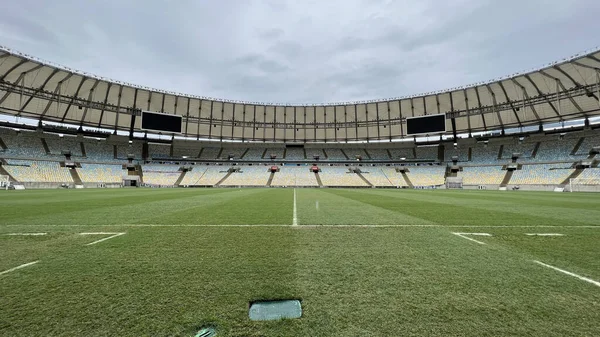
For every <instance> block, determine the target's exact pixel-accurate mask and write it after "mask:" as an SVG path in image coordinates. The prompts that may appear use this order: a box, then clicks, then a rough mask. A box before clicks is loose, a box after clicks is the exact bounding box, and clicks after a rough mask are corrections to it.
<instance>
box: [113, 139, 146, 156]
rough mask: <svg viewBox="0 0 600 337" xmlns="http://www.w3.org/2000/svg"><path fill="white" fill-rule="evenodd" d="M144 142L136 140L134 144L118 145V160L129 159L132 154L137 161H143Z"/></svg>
mask: <svg viewBox="0 0 600 337" xmlns="http://www.w3.org/2000/svg"><path fill="white" fill-rule="evenodd" d="M142 146H143V145H142V142H141V141H137V140H134V141H133V143H132V144H119V145H117V158H118V159H127V156H128V155H129V154H132V155H133V156H134V157H135V159H138V160H139V159H142Z"/></svg>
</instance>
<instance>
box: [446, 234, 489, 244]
mask: <svg viewBox="0 0 600 337" xmlns="http://www.w3.org/2000/svg"><path fill="white" fill-rule="evenodd" d="M452 234H454V235H456V236H460V237H461V238H463V239H467V240H469V241H473V242H477V243H478V244H480V245H485V242H481V241H479V240H475V239H473V238H470V237H468V236H467V235H477V236H492V234H489V233H457V232H452Z"/></svg>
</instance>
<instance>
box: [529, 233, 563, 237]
mask: <svg viewBox="0 0 600 337" xmlns="http://www.w3.org/2000/svg"><path fill="white" fill-rule="evenodd" d="M525 235H528V236H564V234H559V233H525Z"/></svg>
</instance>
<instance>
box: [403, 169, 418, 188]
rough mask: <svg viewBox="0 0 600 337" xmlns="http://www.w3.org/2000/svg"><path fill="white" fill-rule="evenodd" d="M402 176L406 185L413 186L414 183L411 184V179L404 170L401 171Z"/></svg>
mask: <svg viewBox="0 0 600 337" xmlns="http://www.w3.org/2000/svg"><path fill="white" fill-rule="evenodd" d="M402 178H404V181H406V185H408V187H410V188H414V187H415V185H413V183H412V181H410V178H409V177H408V175H407V174H406V172H402Z"/></svg>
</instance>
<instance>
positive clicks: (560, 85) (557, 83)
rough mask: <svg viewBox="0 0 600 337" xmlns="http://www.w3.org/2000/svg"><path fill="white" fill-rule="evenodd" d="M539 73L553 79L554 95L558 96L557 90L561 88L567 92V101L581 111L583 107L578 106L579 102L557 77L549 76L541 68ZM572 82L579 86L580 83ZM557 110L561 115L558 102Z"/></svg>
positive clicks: (558, 100)
mask: <svg viewBox="0 0 600 337" xmlns="http://www.w3.org/2000/svg"><path fill="white" fill-rule="evenodd" d="M540 74H542V75H544V76H546V77H548V78H551V79H553V80H554V81H555V82H556V96H559V95H558V94H559V92H560V90H559V88H560V89H562V91H565V92H567V95H568V96H569V101H571V104H573V106H575V108H576V109H577V110H579V112H583V109H581V107H580V106H579V104H577V102H575V100H574V99H573V96H571V94H570V93H569V91H567V89H566V88H565V86H564V85H563V84H562V82H561V81H560V80H559V79H558V78H556V77H554V76H550V75H549V74H547V73H546V72H545V71H543V70H540ZM570 80H571V81H573V80H572V79H570ZM573 83H574V84H575V85H576V86H578V87H581V84H579V83H577V82H575V81H573ZM556 100H557V102H560V98H557V99H556ZM557 104H558V103H557ZM558 111H559V113H560V114H561V117H562V111H561V107H560V104H558ZM584 114H585V115H586V116H587V114H586V113H584Z"/></svg>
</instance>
